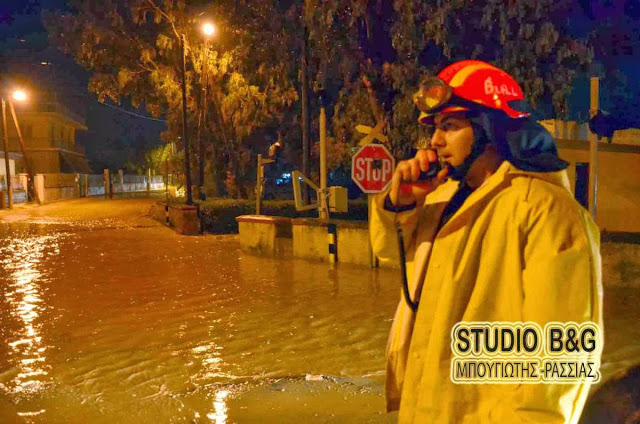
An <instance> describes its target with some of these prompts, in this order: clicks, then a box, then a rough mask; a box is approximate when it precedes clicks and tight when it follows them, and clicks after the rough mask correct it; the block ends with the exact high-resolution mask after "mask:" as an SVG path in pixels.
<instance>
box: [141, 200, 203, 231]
mask: <svg viewBox="0 0 640 424" xmlns="http://www.w3.org/2000/svg"><path fill="white" fill-rule="evenodd" d="M168 209H169V210H168V215H167V207H166V203H164V202H156V203H154V204H153V206H151V210H150V215H151V217H152V218H153V219H155V220H156V221H159V222H161V223H163V224H165V225H169V226H170V227H173V228H175V230H176V231H177V232H179V233H180V234H183V235H195V234H201V233H202V230H201V228H200V217H199V216H198V206H194V205H181V204H170V205H169V208H168Z"/></svg>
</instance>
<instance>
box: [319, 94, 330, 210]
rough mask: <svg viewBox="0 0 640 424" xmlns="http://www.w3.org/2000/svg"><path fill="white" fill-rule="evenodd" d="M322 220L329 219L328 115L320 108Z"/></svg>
mask: <svg viewBox="0 0 640 424" xmlns="http://www.w3.org/2000/svg"><path fill="white" fill-rule="evenodd" d="M321 101H322V100H321ZM320 197H321V198H320V199H318V200H319V203H320V213H319V217H320V219H328V218H329V213H328V211H327V113H326V111H325V108H324V105H321V106H320Z"/></svg>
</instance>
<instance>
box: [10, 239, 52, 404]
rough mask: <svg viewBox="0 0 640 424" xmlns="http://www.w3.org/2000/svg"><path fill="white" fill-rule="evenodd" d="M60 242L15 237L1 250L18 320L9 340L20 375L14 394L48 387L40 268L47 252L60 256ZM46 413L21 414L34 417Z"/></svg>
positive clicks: (16, 381) (14, 382)
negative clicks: (43, 337) (43, 336)
mask: <svg viewBox="0 0 640 424" xmlns="http://www.w3.org/2000/svg"><path fill="white" fill-rule="evenodd" d="M57 238H58V237H56V236H35V237H33V236H30V237H23V238H18V237H16V238H12V239H10V240H9V243H8V244H7V245H5V246H1V247H0V257H3V258H4V259H3V260H2V266H3V269H4V270H5V272H7V274H8V275H7V277H9V278H8V282H7V285H6V289H5V293H4V297H5V301H6V305H7V306H8V309H9V313H10V315H11V316H12V317H13V318H15V323H12V324H14V325H15V327H14V325H11V330H13V331H11V332H10V333H9V337H7V344H8V346H9V358H10V361H11V362H13V364H14V366H15V368H16V371H17V372H16V373H15V377H14V378H13V380H11V384H10V386H11V387H12V388H13V390H12V391H13V392H14V393H34V392H37V391H39V390H41V389H42V388H43V386H44V385H45V384H46V379H47V377H46V376H47V375H48V372H49V366H48V364H47V363H46V356H45V353H46V351H47V349H48V348H49V347H48V346H46V345H45V344H44V343H43V340H42V322H41V320H39V318H40V316H41V314H42V312H43V311H44V310H45V309H46V305H45V304H44V302H43V298H42V295H43V288H42V287H41V284H40V283H41V279H42V274H41V272H40V270H39V266H40V262H41V260H42V258H43V257H44V255H45V254H46V252H45V251H49V252H53V253H54V254H57V253H58V252H59V249H58V245H57ZM5 325H6V324H5ZM43 412H44V410H40V411H35V412H23V413H20V414H28V415H29V416H31V415H39V414H41V413H43Z"/></svg>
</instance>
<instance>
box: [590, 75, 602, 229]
mask: <svg viewBox="0 0 640 424" xmlns="http://www.w3.org/2000/svg"><path fill="white" fill-rule="evenodd" d="M599 99H600V79H599V78H598V77H591V105H590V108H589V115H590V116H591V117H594V116H595V115H596V114H597V113H598V107H599V103H600V102H599ZM597 206H598V139H597V138H596V135H595V134H594V133H592V132H589V212H591V217H592V218H593V219H594V220H595V219H596V215H597Z"/></svg>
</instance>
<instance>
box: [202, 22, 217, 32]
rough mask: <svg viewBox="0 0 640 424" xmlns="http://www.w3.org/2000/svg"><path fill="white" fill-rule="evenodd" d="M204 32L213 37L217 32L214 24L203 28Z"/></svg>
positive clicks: (207, 24) (205, 25) (208, 24)
mask: <svg viewBox="0 0 640 424" xmlns="http://www.w3.org/2000/svg"><path fill="white" fill-rule="evenodd" d="M202 30H203V31H204V33H205V34H206V35H213V34H214V33H215V32H216V27H214V26H213V24H210V23H206V24H204V26H203V27H202Z"/></svg>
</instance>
